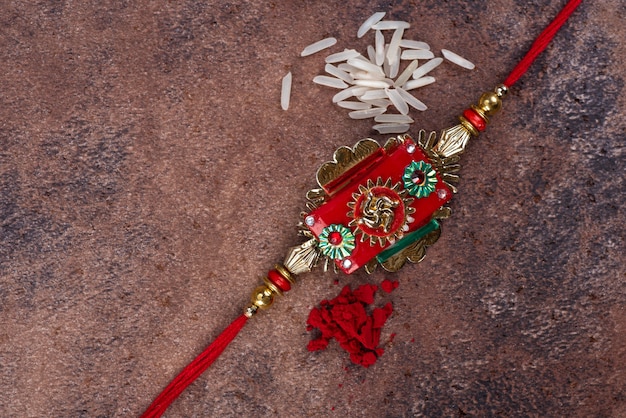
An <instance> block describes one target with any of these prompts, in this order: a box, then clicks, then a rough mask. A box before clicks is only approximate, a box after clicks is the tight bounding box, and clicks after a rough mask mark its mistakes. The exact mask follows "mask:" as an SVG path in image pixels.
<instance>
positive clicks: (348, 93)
mask: <svg viewBox="0 0 626 418" xmlns="http://www.w3.org/2000/svg"><path fill="white" fill-rule="evenodd" d="M367 90H369V89H368V88H367V87H360V86H352V87H348V88H347V89H344V90H341V91H340V92H339V93H337V94H335V95H334V96H333V103H337V102H340V101H342V100H345V99H348V98H350V97H353V96H360V95H362V94H363V93H365V92H366V91H367Z"/></svg>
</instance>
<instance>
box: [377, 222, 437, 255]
mask: <svg viewBox="0 0 626 418" xmlns="http://www.w3.org/2000/svg"><path fill="white" fill-rule="evenodd" d="M437 229H439V222H437V221H436V220H434V219H433V220H431V221H430V222H429V223H427V224H426V225H424V226H423V227H421V228H420V229H418V230H416V231H413V232H411V233H410V234H407V235H405V236H404V238H402V239H401V240H400V241H398V242H396V243H395V244H393V245H392V246H391V247H389V248H387V249H386V250H384V251H381V252H380V253H379V254H378V255H377V256H376V260H378V262H379V263H384V262H385V261H387V260H389V259H390V258H391V257H393V256H394V255H396V254H398V253H399V252H400V251H402V250H404V249H405V248H406V247H408V246H409V245H411V244H413V243H414V242H417V241H418V240H420V239H422V238H424V237H425V236H426V235H428V234H430V233H431V232H433V231H435V230H437Z"/></svg>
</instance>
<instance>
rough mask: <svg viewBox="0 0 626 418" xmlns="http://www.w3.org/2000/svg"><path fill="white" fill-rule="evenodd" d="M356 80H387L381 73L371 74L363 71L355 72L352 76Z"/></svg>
mask: <svg viewBox="0 0 626 418" xmlns="http://www.w3.org/2000/svg"><path fill="white" fill-rule="evenodd" d="M350 75H351V76H352V77H353V78H354V79H355V80H386V79H387V77H385V75H384V74H380V73H376V74H374V73H370V72H369V71H363V70H359V69H357V70H356V71H355V72H353V73H351V74H350Z"/></svg>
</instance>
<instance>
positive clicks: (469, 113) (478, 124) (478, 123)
mask: <svg viewBox="0 0 626 418" xmlns="http://www.w3.org/2000/svg"><path fill="white" fill-rule="evenodd" d="M463 117H464V118H465V119H467V120H468V122H469V123H471V124H472V126H473V127H474V128H476V129H477V130H478V131H479V132H482V131H484V130H485V128H486V127H487V122H485V119H483V118H482V117H481V116H480V115H479V114H478V112H476V111H475V110H474V109H472V108H470V109H465V111H463Z"/></svg>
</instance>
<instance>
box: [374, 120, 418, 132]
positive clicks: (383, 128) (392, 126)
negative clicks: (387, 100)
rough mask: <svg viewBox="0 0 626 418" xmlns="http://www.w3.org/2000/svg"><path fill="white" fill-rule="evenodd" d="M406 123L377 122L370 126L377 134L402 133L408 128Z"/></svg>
mask: <svg viewBox="0 0 626 418" xmlns="http://www.w3.org/2000/svg"><path fill="white" fill-rule="evenodd" d="M409 127H410V125H409V124H408V123H379V124H377V125H374V126H372V129H376V130H377V131H378V133H379V134H402V133H405V132H406V131H408V130H409Z"/></svg>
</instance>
